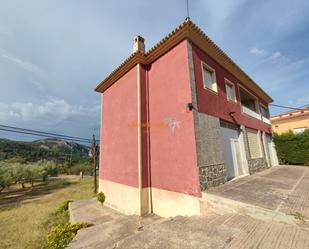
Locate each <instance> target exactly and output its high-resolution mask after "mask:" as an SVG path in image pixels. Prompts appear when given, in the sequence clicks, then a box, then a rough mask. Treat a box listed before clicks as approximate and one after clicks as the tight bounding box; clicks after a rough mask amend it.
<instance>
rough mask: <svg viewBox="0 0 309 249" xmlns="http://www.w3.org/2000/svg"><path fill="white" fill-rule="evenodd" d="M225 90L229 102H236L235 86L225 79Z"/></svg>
mask: <svg viewBox="0 0 309 249" xmlns="http://www.w3.org/2000/svg"><path fill="white" fill-rule="evenodd" d="M225 90H226V98H227V100H229V101H232V102H236V92H235V85H234V84H233V83H232V82H231V81H229V80H227V79H225Z"/></svg>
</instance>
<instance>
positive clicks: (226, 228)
mask: <svg viewBox="0 0 309 249" xmlns="http://www.w3.org/2000/svg"><path fill="white" fill-rule="evenodd" d="M70 212H71V218H73V221H75V222H77V221H87V222H89V223H92V224H93V225H92V226H91V227H89V228H86V229H82V230H80V231H78V234H77V236H76V237H75V238H74V239H73V241H72V242H71V244H70V245H69V248H70V249H99V248H104V249H105V248H107V249H116V248H117V249H136V248H145V249H146V248H147V249H159V248H160V249H161V248H166V249H167V248H169V249H193V248H194V249H196V248H199V249H203V248H205V249H208V248H214V249H215V248H231V249H241V248H252V249H253V248H256V249H262V248H263V249H276V248H280V249H281V248H282V249H285V248H293V249H298V248H299V249H304V248H309V230H308V229H305V228H303V227H299V226H295V225H287V224H283V223H280V222H267V221H262V220H258V219H253V218H251V217H249V216H246V215H239V214H225V215H216V214H210V215H208V216H195V217H182V216H178V217H175V218H171V219H163V218H160V217H158V216H155V215H151V216H146V217H144V218H140V217H138V216H135V215H131V216H125V215H122V214H120V213H117V212H115V211H113V210H111V209H109V208H107V207H102V206H100V204H98V203H97V202H96V201H95V200H93V199H92V200H85V201H77V202H73V203H71V204H70Z"/></svg>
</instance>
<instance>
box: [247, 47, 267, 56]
mask: <svg viewBox="0 0 309 249" xmlns="http://www.w3.org/2000/svg"><path fill="white" fill-rule="evenodd" d="M249 53H250V54H255V55H262V54H265V50H264V49H259V48H251V49H250V50H249Z"/></svg>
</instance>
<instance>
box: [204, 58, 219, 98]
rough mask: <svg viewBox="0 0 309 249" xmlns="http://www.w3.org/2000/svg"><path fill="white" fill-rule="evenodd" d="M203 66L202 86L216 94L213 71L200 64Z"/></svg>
mask: <svg viewBox="0 0 309 249" xmlns="http://www.w3.org/2000/svg"><path fill="white" fill-rule="evenodd" d="M202 66H203V84H204V88H206V89H210V90H212V91H214V92H217V82H216V74H215V70H214V69H212V68H211V67H210V66H208V65H206V64H205V63H202Z"/></svg>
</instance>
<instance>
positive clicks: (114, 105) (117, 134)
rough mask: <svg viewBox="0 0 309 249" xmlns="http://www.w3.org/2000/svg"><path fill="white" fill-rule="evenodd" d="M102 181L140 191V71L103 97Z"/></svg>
mask: <svg viewBox="0 0 309 249" xmlns="http://www.w3.org/2000/svg"><path fill="white" fill-rule="evenodd" d="M101 115H102V116H101V119H102V120H101V148H100V149H101V151H100V178H101V179H105V180H109V181H113V182H117V183H121V184H125V185H129V186H133V187H137V186H138V167H137V165H138V164H137V127H138V125H137V69H136V67H134V68H132V69H131V70H130V71H129V72H128V73H127V74H125V75H124V76H123V77H122V78H120V79H119V80H118V81H117V82H116V83H115V84H113V85H112V86H111V87H110V88H108V89H107V90H106V91H105V92H104V93H103V94H102V114H101Z"/></svg>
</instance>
